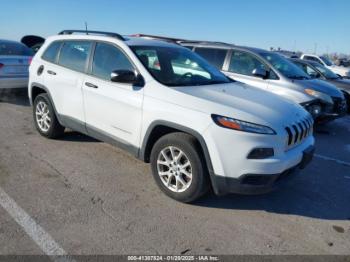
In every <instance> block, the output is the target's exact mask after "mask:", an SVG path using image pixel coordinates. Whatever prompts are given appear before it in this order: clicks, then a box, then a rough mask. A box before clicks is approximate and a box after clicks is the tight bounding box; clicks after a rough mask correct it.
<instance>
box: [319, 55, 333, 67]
mask: <svg viewBox="0 0 350 262" xmlns="http://www.w3.org/2000/svg"><path fill="white" fill-rule="evenodd" d="M320 58H321V59H322V61H323V62H324V63H325V64H326V65H327V66H331V65H333V62H332V61H331V60H329V59H328V58H327V57H325V56H321V57H320Z"/></svg>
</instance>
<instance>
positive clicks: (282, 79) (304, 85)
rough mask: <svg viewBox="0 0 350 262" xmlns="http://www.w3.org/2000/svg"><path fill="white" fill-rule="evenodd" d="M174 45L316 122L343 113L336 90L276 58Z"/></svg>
mask: <svg viewBox="0 0 350 262" xmlns="http://www.w3.org/2000/svg"><path fill="white" fill-rule="evenodd" d="M178 43H180V44H181V45H183V46H185V47H187V48H189V49H191V50H193V51H194V52H196V53H197V54H199V55H201V56H202V57H203V58H205V59H206V60H208V61H209V62H211V64H212V65H214V66H216V67H217V68H219V69H220V70H221V71H223V72H224V73H225V74H226V75H227V76H229V77H231V78H233V79H234V80H237V81H240V82H243V83H246V84H249V85H252V86H255V87H259V88H261V89H264V90H266V91H270V92H273V93H276V94H278V95H280V96H282V97H285V98H287V99H289V100H292V101H294V102H296V103H298V104H301V105H302V106H304V107H305V109H306V110H308V111H309V112H310V113H311V115H312V116H313V117H314V118H315V119H316V120H317V121H318V122H325V121H329V120H332V119H335V118H338V117H341V116H343V115H344V114H345V112H346V102H345V98H344V95H343V94H342V92H341V91H340V90H339V89H338V88H336V87H335V86H334V85H332V84H329V83H327V82H325V81H322V80H317V79H312V78H311V77H309V76H308V75H307V74H306V73H305V72H303V70H301V69H300V68H299V67H298V66H296V65H295V64H293V63H292V62H290V61H288V60H287V59H286V58H285V57H283V56H282V55H280V54H277V53H275V52H270V51H266V50H263V49H258V48H250V47H240V46H235V45H230V44H225V43H213V42H197V41H196V42H184V41H179V42H178Z"/></svg>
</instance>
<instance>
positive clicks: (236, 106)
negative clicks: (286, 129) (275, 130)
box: [175, 83, 309, 126]
mask: <svg viewBox="0 0 350 262" xmlns="http://www.w3.org/2000/svg"><path fill="white" fill-rule="evenodd" d="M175 89H176V90H177V91H180V92H182V93H186V94H187V95H190V96H193V97H194V98H199V99H201V102H198V101H193V103H192V102H191V105H187V106H188V107H192V108H193V107H198V110H201V111H206V113H208V114H218V115H224V116H228V117H233V118H236V119H239V120H243V121H248V122H254V123H257V124H262V125H269V126H276V125H281V124H282V123H283V124H284V125H288V124H290V122H292V121H294V118H298V119H300V118H305V117H308V116H309V113H308V112H307V111H305V110H304V109H303V107H301V106H300V105H298V104H295V103H293V102H290V101H289V100H287V99H284V98H282V97H280V96H278V95H275V94H273V93H271V92H267V91H263V90H261V89H259V88H255V87H252V86H249V85H246V84H243V83H229V84H219V85H208V86H194V87H177V88H175ZM203 100H205V101H203ZM184 101H185V100H184ZM207 101H211V102H213V103H215V105H212V106H208V104H207ZM204 102H206V103H204ZM286 116H288V117H286Z"/></svg>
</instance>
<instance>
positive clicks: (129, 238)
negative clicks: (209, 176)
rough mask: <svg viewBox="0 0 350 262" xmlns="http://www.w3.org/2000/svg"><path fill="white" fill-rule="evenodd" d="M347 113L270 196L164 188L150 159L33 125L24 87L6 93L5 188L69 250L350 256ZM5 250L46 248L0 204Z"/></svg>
mask: <svg viewBox="0 0 350 262" xmlns="http://www.w3.org/2000/svg"><path fill="white" fill-rule="evenodd" d="M349 134H350V117H346V118H343V119H341V120H337V121H335V122H333V123H331V124H328V125H327V126H324V127H322V128H320V130H318V131H317V133H316V139H317V144H316V147H317V149H316V156H315V159H314V161H313V162H312V163H311V164H310V165H309V166H308V167H307V169H305V170H304V172H303V173H302V174H301V175H300V176H298V177H296V178H295V180H294V181H293V183H292V184H290V185H288V186H285V187H283V188H281V189H280V190H278V191H275V192H273V193H270V194H268V195H263V196H239V195H229V196H225V197H216V196H214V195H208V196H206V197H205V198H204V199H201V200H200V201H199V202H197V203H195V204H191V205H187V204H181V203H177V202H175V201H173V200H171V199H169V198H167V197H166V196H165V195H164V194H162V193H161V192H160V190H159V189H158V188H157V186H156V184H155V183H154V181H153V178H152V176H151V172H150V167H149V166H148V165H146V164H144V163H142V162H140V161H138V160H136V159H134V158H133V157H131V156H129V155H128V154H127V153H125V152H124V151H122V150H119V149H118V148H115V147H112V146H110V145H108V144H105V143H102V142H99V141H96V140H94V139H92V138H90V137H87V136H84V135H81V134H79V133H76V132H71V131H68V132H67V134H66V136H65V137H64V138H62V139H60V140H47V139H45V138H43V137H41V136H40V135H39V134H38V133H37V132H36V130H35V128H34V125H33V121H32V113H31V108H30V106H29V103H28V100H27V97H26V93H25V91H24V92H18V93H16V94H10V93H6V94H4V93H3V94H2V95H1V96H0V148H1V150H0V189H1V190H3V192H6V194H7V195H8V196H9V197H10V198H11V199H13V200H14V201H15V202H16V203H17V205H18V206H19V207H21V208H22V209H23V210H24V211H25V212H26V213H27V214H28V215H29V216H30V217H31V218H32V219H33V221H35V222H36V223H37V225H40V226H41V227H42V229H43V230H45V232H46V233H47V234H48V235H50V236H51V237H52V239H53V240H54V241H55V242H56V243H57V244H58V245H59V246H60V247H62V249H64V250H65V251H66V252H67V253H68V254H71V255H80V254H153V255H154V254H347V255H350V248H349V247H350V204H349V201H350V135H349ZM0 254H43V251H42V249H41V248H40V247H39V245H37V243H36V242H35V241H34V240H33V239H32V237H31V235H30V234H28V232H26V231H25V230H24V228H23V227H22V226H20V225H19V224H18V223H17V222H16V221H15V220H14V219H13V215H11V214H10V213H9V212H7V211H6V210H5V209H4V208H3V207H2V206H1V205H0Z"/></svg>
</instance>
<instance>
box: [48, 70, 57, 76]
mask: <svg viewBox="0 0 350 262" xmlns="http://www.w3.org/2000/svg"><path fill="white" fill-rule="evenodd" d="M47 73H48V74H50V75H54V76H55V75H56V72H54V71H51V70H47Z"/></svg>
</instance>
